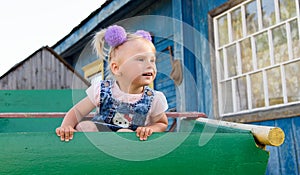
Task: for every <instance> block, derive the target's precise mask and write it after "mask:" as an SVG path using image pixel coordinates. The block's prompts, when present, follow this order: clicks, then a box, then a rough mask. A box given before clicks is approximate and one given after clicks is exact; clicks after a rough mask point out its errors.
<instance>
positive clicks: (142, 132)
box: [136, 127, 153, 140]
mask: <svg viewBox="0 0 300 175" xmlns="http://www.w3.org/2000/svg"><path fill="white" fill-rule="evenodd" d="M152 133H153V129H152V128H150V127H138V128H137V129H136V136H137V137H139V138H140V140H147V138H148V137H149V136H151V135H152Z"/></svg>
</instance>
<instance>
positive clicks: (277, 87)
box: [266, 67, 283, 106]
mask: <svg viewBox="0 0 300 175" xmlns="http://www.w3.org/2000/svg"><path fill="white" fill-rule="evenodd" d="M266 72H267V77H268V93H269V104H270V106H271V105H276V104H282V103H283V96H282V83H281V73H280V67H275V68H272V69H269V70H267V71H266Z"/></svg>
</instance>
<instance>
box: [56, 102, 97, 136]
mask: <svg viewBox="0 0 300 175" xmlns="http://www.w3.org/2000/svg"><path fill="white" fill-rule="evenodd" d="M94 108H95V105H94V104H93V103H92V102H91V100H90V99H89V98H88V97H85V98H84V99H82V100H81V101H80V102H78V103H77V104H76V105H75V106H73V107H72V108H71V109H70V110H69V111H68V112H67V114H66V116H65V117H64V120H63V122H62V124H61V126H60V127H58V128H56V134H57V136H60V139H61V140H62V141H64V140H65V141H69V139H72V138H73V134H74V131H75V129H74V128H75V126H76V125H77V124H78V122H79V121H81V120H82V118H83V117H84V116H86V115H88V114H89V113H90V112H91V111H92V110H93V109H94Z"/></svg>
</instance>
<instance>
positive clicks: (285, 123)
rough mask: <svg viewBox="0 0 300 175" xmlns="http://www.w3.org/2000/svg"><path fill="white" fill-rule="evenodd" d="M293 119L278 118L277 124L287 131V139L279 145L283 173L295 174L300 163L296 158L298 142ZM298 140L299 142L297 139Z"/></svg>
mask: <svg viewBox="0 0 300 175" xmlns="http://www.w3.org/2000/svg"><path fill="white" fill-rule="evenodd" d="M291 123H292V121H291V119H281V120H276V121H275V125H276V126H278V127H280V128H282V129H283V130H284V133H285V137H286V141H285V143H284V144H282V145H281V146H280V147H279V161H280V171H281V172H280V173H281V174H295V172H297V168H298V166H299V163H297V160H296V156H294V155H296V148H295V146H296V143H295V140H294V133H293V129H292V127H291ZM296 142H299V140H298V141H296Z"/></svg>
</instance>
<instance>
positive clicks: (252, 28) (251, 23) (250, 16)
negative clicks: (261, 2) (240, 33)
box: [245, 1, 258, 34]
mask: <svg viewBox="0 0 300 175" xmlns="http://www.w3.org/2000/svg"><path fill="white" fill-rule="evenodd" d="M245 8H246V21H247V33H248V34H252V33H254V32H256V31H257V30H258V20H257V7H256V1H253V2H250V3H248V4H246V5H245Z"/></svg>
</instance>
